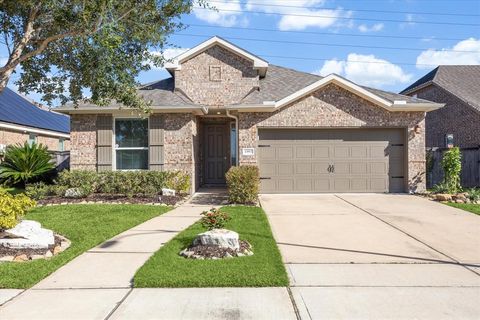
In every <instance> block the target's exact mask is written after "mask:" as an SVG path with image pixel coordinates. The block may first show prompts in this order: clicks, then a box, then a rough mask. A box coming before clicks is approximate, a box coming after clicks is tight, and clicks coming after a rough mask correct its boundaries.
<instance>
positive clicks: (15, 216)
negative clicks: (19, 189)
mask: <svg viewBox="0 0 480 320" xmlns="http://www.w3.org/2000/svg"><path fill="white" fill-rule="evenodd" d="M35 205H36V204H35V201H33V200H32V199H30V198H29V197H27V196H26V195H25V194H17V195H15V196H12V195H11V194H10V193H8V192H7V191H6V190H4V189H0V230H4V229H10V228H13V227H15V226H16V225H17V223H18V220H19V219H20V218H21V217H23V216H24V215H25V213H26V212H27V211H28V210H30V209H31V208H32V207H34V206H35Z"/></svg>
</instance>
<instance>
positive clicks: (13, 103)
mask: <svg viewBox="0 0 480 320" xmlns="http://www.w3.org/2000/svg"><path fill="white" fill-rule="evenodd" d="M0 121H2V122H7V123H12V124H17V125H23V126H27V127H33V128H38V129H46V130H51V131H57V132H62V133H70V118H69V117H68V116H66V115H63V114H59V113H56V112H52V111H46V110H42V109H40V108H38V107H37V106H35V105H34V104H33V103H31V102H30V101H28V100H26V99H25V98H23V97H22V96H20V95H19V94H17V93H15V92H14V91H12V90H10V89H9V88H5V89H4V90H3V91H2V92H1V93H0Z"/></svg>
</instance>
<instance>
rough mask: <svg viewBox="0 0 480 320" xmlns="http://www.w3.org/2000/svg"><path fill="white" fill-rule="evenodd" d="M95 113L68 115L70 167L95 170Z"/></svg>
mask: <svg viewBox="0 0 480 320" xmlns="http://www.w3.org/2000/svg"><path fill="white" fill-rule="evenodd" d="M96 122H97V115H94V114H72V115H71V116H70V127H71V129H70V131H71V132H70V143H71V151H70V169H73V170H79V169H85V170H97V129H96Z"/></svg>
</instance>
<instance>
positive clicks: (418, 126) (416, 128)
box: [413, 124, 422, 134]
mask: <svg viewBox="0 0 480 320" xmlns="http://www.w3.org/2000/svg"><path fill="white" fill-rule="evenodd" d="M413 130H414V131H415V133H416V134H419V133H421V132H422V127H420V125H418V124H417V125H416V126H415V128H414V129H413Z"/></svg>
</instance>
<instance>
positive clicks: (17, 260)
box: [13, 254, 28, 262]
mask: <svg viewBox="0 0 480 320" xmlns="http://www.w3.org/2000/svg"><path fill="white" fill-rule="evenodd" d="M27 260H28V257H27V255H26V254H21V255H18V256H16V257H15V258H14V259H13V261H15V262H19V261H27Z"/></svg>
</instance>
